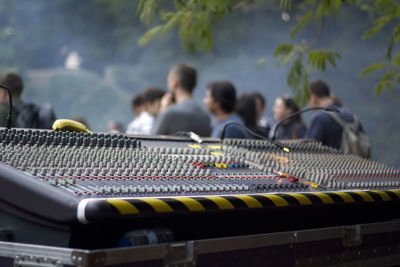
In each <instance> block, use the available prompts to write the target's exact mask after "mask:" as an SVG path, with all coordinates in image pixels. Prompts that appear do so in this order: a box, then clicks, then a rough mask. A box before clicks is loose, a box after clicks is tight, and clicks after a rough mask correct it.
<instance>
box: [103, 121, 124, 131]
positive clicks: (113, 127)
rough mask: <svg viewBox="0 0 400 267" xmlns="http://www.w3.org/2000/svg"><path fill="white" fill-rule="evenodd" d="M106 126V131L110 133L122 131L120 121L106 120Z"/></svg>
mask: <svg viewBox="0 0 400 267" xmlns="http://www.w3.org/2000/svg"><path fill="white" fill-rule="evenodd" d="M107 128H108V132H109V133H111V134H120V133H123V132H124V124H123V123H122V122H120V121H113V120H111V121H108V122H107Z"/></svg>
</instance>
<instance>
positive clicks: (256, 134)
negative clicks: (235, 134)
mask: <svg viewBox="0 0 400 267" xmlns="http://www.w3.org/2000/svg"><path fill="white" fill-rule="evenodd" d="M231 124H235V125H238V126H240V127H242V128H243V129H245V130H246V131H247V132H248V133H250V134H251V135H253V136H254V137H257V138H258V139H264V140H268V138H267V137H266V136H262V135H260V134H258V133H255V132H253V131H252V130H250V129H249V128H247V127H246V126H244V125H243V124H240V123H238V122H234V121H230V122H227V123H225V125H224V127H223V128H222V132H221V140H224V138H225V131H226V128H227V127H228V126H229V125H231Z"/></svg>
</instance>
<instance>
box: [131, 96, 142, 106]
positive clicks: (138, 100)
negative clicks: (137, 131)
mask: <svg viewBox="0 0 400 267" xmlns="http://www.w3.org/2000/svg"><path fill="white" fill-rule="evenodd" d="M143 98H144V97H143V93H140V94H137V95H135V96H134V97H133V99H132V107H133V108H137V107H140V106H141V105H142V104H143Z"/></svg>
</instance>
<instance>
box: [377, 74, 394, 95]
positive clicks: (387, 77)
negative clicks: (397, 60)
mask: <svg viewBox="0 0 400 267" xmlns="http://www.w3.org/2000/svg"><path fill="white" fill-rule="evenodd" d="M395 74H396V71H394V70H392V71H389V72H387V73H386V74H385V75H384V76H383V77H382V79H381V80H380V81H379V83H378V85H377V86H376V89H375V96H379V95H380V94H381V93H382V92H383V90H384V89H385V88H386V87H388V85H389V83H390V82H391V80H392V79H393V76H395Z"/></svg>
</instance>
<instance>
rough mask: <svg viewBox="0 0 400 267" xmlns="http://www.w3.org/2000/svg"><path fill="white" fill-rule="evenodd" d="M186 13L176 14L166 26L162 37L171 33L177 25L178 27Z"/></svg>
mask: <svg viewBox="0 0 400 267" xmlns="http://www.w3.org/2000/svg"><path fill="white" fill-rule="evenodd" d="M183 15H184V12H182V11H180V12H178V13H176V14H175V15H174V16H173V17H172V18H171V19H170V20H169V21H168V22H167V23H166V24H165V25H164V26H163V29H162V32H161V36H164V35H165V34H166V33H167V32H169V31H171V30H172V29H173V28H174V27H176V25H178V24H179V23H180V22H181V21H182V18H183Z"/></svg>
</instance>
